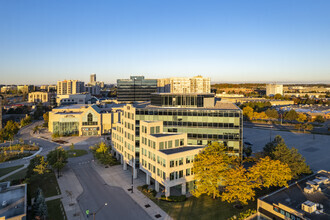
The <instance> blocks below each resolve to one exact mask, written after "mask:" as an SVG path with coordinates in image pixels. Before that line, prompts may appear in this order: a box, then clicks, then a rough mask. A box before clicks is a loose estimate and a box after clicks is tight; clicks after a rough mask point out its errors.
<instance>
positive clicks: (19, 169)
mask: <svg viewBox="0 0 330 220" xmlns="http://www.w3.org/2000/svg"><path fill="white" fill-rule="evenodd" d="M27 166H28V164H24V166H23V167H21V168H18V169H17V170H14V171H13V172H10V173H7V174H6V175H3V176H2V177H0V180H3V179H6V178H7V177H8V176H11V175H13V174H15V173H17V172H19V171H21V170H23V169H25V168H27Z"/></svg>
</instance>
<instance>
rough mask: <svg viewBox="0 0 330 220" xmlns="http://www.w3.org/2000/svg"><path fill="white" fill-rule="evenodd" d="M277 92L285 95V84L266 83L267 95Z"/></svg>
mask: <svg viewBox="0 0 330 220" xmlns="http://www.w3.org/2000/svg"><path fill="white" fill-rule="evenodd" d="M276 94H280V95H283V85H279V84H267V85H266V95H267V96H274V95H276Z"/></svg>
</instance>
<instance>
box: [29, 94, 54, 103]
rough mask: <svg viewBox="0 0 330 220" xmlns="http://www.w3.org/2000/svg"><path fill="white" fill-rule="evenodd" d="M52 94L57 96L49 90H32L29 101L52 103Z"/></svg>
mask: <svg viewBox="0 0 330 220" xmlns="http://www.w3.org/2000/svg"><path fill="white" fill-rule="evenodd" d="M52 96H55V94H54V93H49V92H30V93H29V96H28V102H30V103H45V104H50V100H51V97H52Z"/></svg>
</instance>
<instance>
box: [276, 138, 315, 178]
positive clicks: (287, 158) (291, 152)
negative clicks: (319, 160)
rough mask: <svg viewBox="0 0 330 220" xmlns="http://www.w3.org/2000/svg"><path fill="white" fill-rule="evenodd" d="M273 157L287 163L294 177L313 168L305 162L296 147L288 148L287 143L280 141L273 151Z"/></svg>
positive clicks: (307, 172) (309, 171)
mask: <svg viewBox="0 0 330 220" xmlns="http://www.w3.org/2000/svg"><path fill="white" fill-rule="evenodd" d="M271 157H272V159H274V160H279V161H281V162H282V163H284V164H287V165H288V166H289V168H290V170H291V174H292V177H293V178H294V179H296V178H298V177H299V175H300V174H309V173H311V170H310V168H309V166H308V165H307V164H306V162H305V158H304V157H303V156H302V155H301V154H299V153H298V150H297V149H296V148H291V149H290V148H288V147H287V146H286V144H285V143H284V142H283V143H279V144H277V145H276V147H275V148H274V151H273V152H272V153H271Z"/></svg>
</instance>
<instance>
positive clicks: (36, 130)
mask: <svg viewBox="0 0 330 220" xmlns="http://www.w3.org/2000/svg"><path fill="white" fill-rule="evenodd" d="M39 131H40V127H39V126H38V125H37V126H35V127H34V128H33V134H35V133H37V132H38V133H39Z"/></svg>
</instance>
